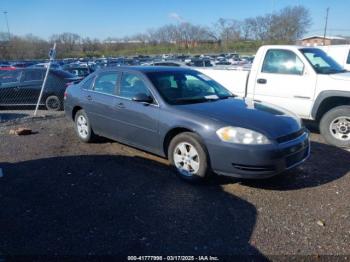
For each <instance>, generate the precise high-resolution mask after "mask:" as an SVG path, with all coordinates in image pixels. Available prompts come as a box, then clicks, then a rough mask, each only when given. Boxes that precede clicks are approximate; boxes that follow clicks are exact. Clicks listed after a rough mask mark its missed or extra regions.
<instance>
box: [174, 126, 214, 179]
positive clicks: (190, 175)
mask: <svg viewBox="0 0 350 262" xmlns="http://www.w3.org/2000/svg"><path fill="white" fill-rule="evenodd" d="M168 158H169V160H170V162H171V163H172V165H173V166H174V167H175V169H176V172H177V175H178V176H179V177H180V178H182V179H184V180H186V181H189V182H200V181H203V180H204V179H205V178H207V177H208V176H209V174H210V167H209V157H208V154H207V150H206V148H205V146H204V144H203V143H202V142H201V140H200V137H199V136H198V135H196V134H194V133H191V132H184V133H181V134H179V135H177V136H175V137H174V138H173V139H172V140H171V142H170V145H169V148H168Z"/></svg>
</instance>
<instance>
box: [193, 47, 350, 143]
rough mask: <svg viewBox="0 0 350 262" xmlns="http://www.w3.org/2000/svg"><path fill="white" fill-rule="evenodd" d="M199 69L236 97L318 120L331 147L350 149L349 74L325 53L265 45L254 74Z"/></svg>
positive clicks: (315, 49)
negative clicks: (267, 104)
mask: <svg viewBox="0 0 350 262" xmlns="http://www.w3.org/2000/svg"><path fill="white" fill-rule="evenodd" d="M198 71H201V72H202V73H204V74H206V75H208V76H209V77H211V78H212V79H214V80H216V81H217V82H219V83H221V84H222V85H223V86H225V87H226V88H227V89H229V90H230V91H231V92H232V93H233V94H236V95H238V96H241V97H248V98H250V99H254V100H260V101H264V102H268V103H271V104H275V105H278V106H281V107H284V108H286V109H288V110H289V111H291V112H294V113H296V114H297V115H298V116H299V117H301V118H303V119H310V120H315V121H317V122H318V123H319V128H320V132H321V134H322V135H323V137H324V138H325V139H326V141H327V142H328V143H330V144H333V145H336V146H340V147H350V72H346V71H345V70H344V69H343V68H342V67H341V66H339V64H338V63H336V62H335V61H334V60H333V59H332V58H330V57H329V56H327V55H326V53H325V52H324V51H322V50H320V49H318V48H310V47H301V46H279V45H275V46H262V47H261V48H260V49H259V50H258V52H257V54H256V56H255V59H254V62H253V65H252V67H251V69H250V70H247V69H246V70H237V69H215V68H210V69H209V68H200V69H198ZM266 124H267V125H268V124H269V123H266Z"/></svg>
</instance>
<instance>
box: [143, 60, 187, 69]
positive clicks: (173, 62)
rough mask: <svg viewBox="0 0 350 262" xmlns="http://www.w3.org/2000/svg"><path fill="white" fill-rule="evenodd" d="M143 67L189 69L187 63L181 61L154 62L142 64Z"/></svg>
mask: <svg viewBox="0 0 350 262" xmlns="http://www.w3.org/2000/svg"><path fill="white" fill-rule="evenodd" d="M142 65H143V66H177V67H180V66H182V67H187V65H186V63H184V62H180V61H170V60H169V61H168V60H166V61H154V62H149V63H144V64H142Z"/></svg>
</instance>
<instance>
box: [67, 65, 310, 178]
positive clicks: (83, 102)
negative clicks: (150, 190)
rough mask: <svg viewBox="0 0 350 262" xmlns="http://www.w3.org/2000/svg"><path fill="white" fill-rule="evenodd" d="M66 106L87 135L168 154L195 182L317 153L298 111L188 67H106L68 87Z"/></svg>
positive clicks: (257, 172)
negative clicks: (246, 95) (240, 93)
mask: <svg viewBox="0 0 350 262" xmlns="http://www.w3.org/2000/svg"><path fill="white" fill-rule="evenodd" d="M65 112H66V115H67V117H69V118H70V119H72V120H73V121H74V122H75V130H76V133H77V135H78V137H79V138H80V139H81V140H82V141H84V142H90V141H92V140H93V139H94V138H95V136H96V135H99V136H104V137H108V138H110V139H114V140H117V141H119V142H121V143H125V144H128V145H130V146H134V147H137V148H139V149H142V150H145V151H148V152H151V153H153V154H157V155H160V156H162V157H166V158H168V159H169V160H170V162H171V163H172V164H173V166H174V167H175V169H176V170H177V174H178V175H179V176H180V177H181V178H183V179H185V180H187V181H199V180H202V179H204V178H206V177H208V176H209V175H210V174H212V173H213V172H214V173H217V174H220V175H227V176H233V177H241V178H265V177H270V176H273V175H276V174H278V173H281V172H283V171H284V170H286V169H290V168H293V167H295V166H297V165H299V164H301V163H302V162H304V161H305V159H306V158H307V157H308V156H309V153H310V144H309V133H308V131H307V130H306V129H304V128H303V127H302V125H301V122H300V120H299V119H298V118H297V117H295V116H294V115H292V114H291V113H289V112H287V111H285V110H283V109H281V108H276V107H274V106H271V105H266V104H263V103H261V102H259V101H250V100H243V99H239V98H236V97H234V96H233V95H232V94H231V93H230V92H229V91H228V90H226V89H225V88H224V87H222V86H221V85H220V84H218V83H217V82H215V81H213V80H212V79H210V78H209V77H207V76H205V75H203V74H201V73H199V72H197V71H195V70H192V69H188V68H179V67H177V68H176V67H126V68H122V67H121V68H118V69H106V70H102V71H98V72H96V73H94V74H92V75H90V76H88V77H87V78H86V79H84V81H82V82H81V83H79V84H78V85H73V86H70V87H69V88H68V89H67V90H66V93H65Z"/></svg>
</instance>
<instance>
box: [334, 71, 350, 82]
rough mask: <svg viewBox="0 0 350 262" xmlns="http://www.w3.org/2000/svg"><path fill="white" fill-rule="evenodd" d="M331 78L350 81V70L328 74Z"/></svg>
mask: <svg viewBox="0 0 350 262" xmlns="http://www.w3.org/2000/svg"><path fill="white" fill-rule="evenodd" d="M329 76H330V77H331V78H333V79H336V80H343V81H350V72H345V73H340V74H332V75H329Z"/></svg>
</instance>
